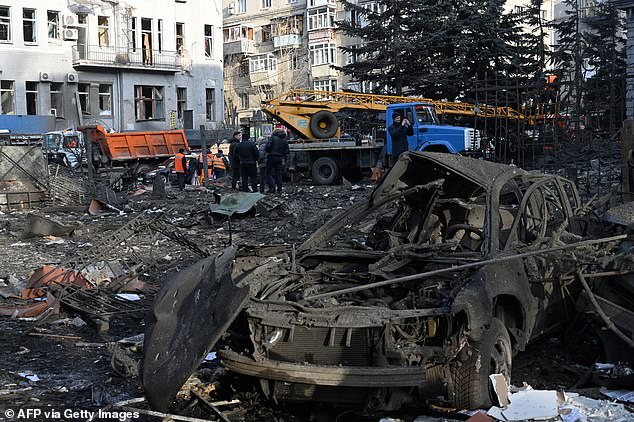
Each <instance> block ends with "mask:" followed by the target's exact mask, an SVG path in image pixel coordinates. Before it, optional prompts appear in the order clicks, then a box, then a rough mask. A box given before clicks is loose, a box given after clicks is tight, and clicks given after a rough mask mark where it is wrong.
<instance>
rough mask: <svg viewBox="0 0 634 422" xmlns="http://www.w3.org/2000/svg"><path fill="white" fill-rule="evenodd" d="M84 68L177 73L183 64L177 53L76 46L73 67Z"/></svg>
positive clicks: (74, 47)
mask: <svg viewBox="0 0 634 422" xmlns="http://www.w3.org/2000/svg"><path fill="white" fill-rule="evenodd" d="M82 66H86V67H94V66H98V67H124V68H131V69H146V70H159V71H165V70H167V71H177V70H179V69H180V67H181V62H180V56H179V55H178V53H177V52H176V51H166V50H150V49H144V48H135V49H133V48H128V47H103V46H99V45H86V46H76V45H75V46H73V67H82Z"/></svg>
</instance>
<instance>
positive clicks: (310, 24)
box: [223, 0, 561, 127]
mask: <svg viewBox="0 0 634 422" xmlns="http://www.w3.org/2000/svg"><path fill="white" fill-rule="evenodd" d="M560 1H561V0H545V1H544V4H543V7H542V17H543V19H544V20H546V21H549V20H551V19H553V17H554V13H555V5H556V4H557V3H559V2H560ZM356 2H357V3H358V4H359V5H361V6H362V7H364V8H367V9H370V10H373V11H376V12H379V13H380V12H381V9H380V8H381V5H380V4H379V3H377V2H375V1H372V0H369V1H368V0H356ZM529 3H530V0H508V1H507V2H506V4H505V11H507V12H510V11H513V10H514V11H519V12H521V11H522V10H523V9H525V8H526V7H527V5H528V4H529ZM360 19H361V18H360V17H359V16H357V14H355V13H351V12H347V11H346V10H345V9H344V7H343V5H342V4H341V2H339V1H337V0H223V21H224V29H223V45H224V57H225V105H226V114H227V115H226V119H227V122H228V123H229V125H231V126H234V127H235V126H237V125H239V124H242V125H249V124H253V123H254V122H257V120H258V119H259V118H260V117H261V116H260V115H259V113H258V111H257V110H258V109H259V104H260V102H261V101H262V100H266V99H271V98H273V97H275V96H278V95H280V94H282V93H283V92H285V91H286V90H288V89H289V88H305V89H318V90H329V91H340V90H345V89H350V90H355V91H360V92H367V91H369V90H371V89H372V87H371V86H369V85H367V84H361V83H359V82H355V81H351V80H350V78H349V77H347V76H346V75H344V74H343V73H342V72H338V71H336V70H334V69H333V68H332V66H333V65H334V66H344V65H346V64H350V63H353V62H354V61H355V60H356V59H357V58H356V57H354V55H353V54H346V53H344V52H343V51H342V50H341V49H340V47H343V46H354V45H357V44H360V43H361V40H359V39H355V38H352V37H349V36H345V35H343V34H342V33H341V32H337V31H336V22H337V21H341V20H349V21H357V22H359V23H360V24H363V23H362V22H361V20H360ZM526 31H531V29H530V28H526ZM546 43H547V45H549V46H551V48H552V46H554V44H555V34H554V31H553V30H552V29H548V33H547V38H546Z"/></svg>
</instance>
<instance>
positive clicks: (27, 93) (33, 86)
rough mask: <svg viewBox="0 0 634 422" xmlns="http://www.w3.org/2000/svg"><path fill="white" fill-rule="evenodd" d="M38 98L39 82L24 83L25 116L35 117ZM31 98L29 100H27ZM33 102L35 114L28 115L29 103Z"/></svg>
mask: <svg viewBox="0 0 634 422" xmlns="http://www.w3.org/2000/svg"><path fill="white" fill-rule="evenodd" d="M38 96H39V82H36V81H25V82H24V100H25V101H24V103H25V105H26V107H25V108H26V114H27V116H35V115H37V114H38ZM29 97H31V98H29ZM31 102H33V104H32V106H33V107H34V111H35V113H29V108H30V106H29V103H31Z"/></svg>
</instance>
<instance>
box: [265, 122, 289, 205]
mask: <svg viewBox="0 0 634 422" xmlns="http://www.w3.org/2000/svg"><path fill="white" fill-rule="evenodd" d="M288 152H289V148H288V141H287V140H286V131H285V130H284V129H275V130H274V131H273V134H272V135H271V139H269V142H268V143H267V144H266V153H267V154H266V175H267V176H273V179H274V180H275V183H276V184H277V193H282V167H283V163H284V156H286V155H288ZM272 182H273V180H271V179H270V178H269V190H268V191H267V193H275V187H274V186H273V183H272Z"/></svg>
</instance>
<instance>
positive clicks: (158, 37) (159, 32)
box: [156, 19, 163, 53]
mask: <svg viewBox="0 0 634 422" xmlns="http://www.w3.org/2000/svg"><path fill="white" fill-rule="evenodd" d="M156 41H157V42H158V51H159V53H160V52H161V51H163V19H158V20H157V21H156Z"/></svg>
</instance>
